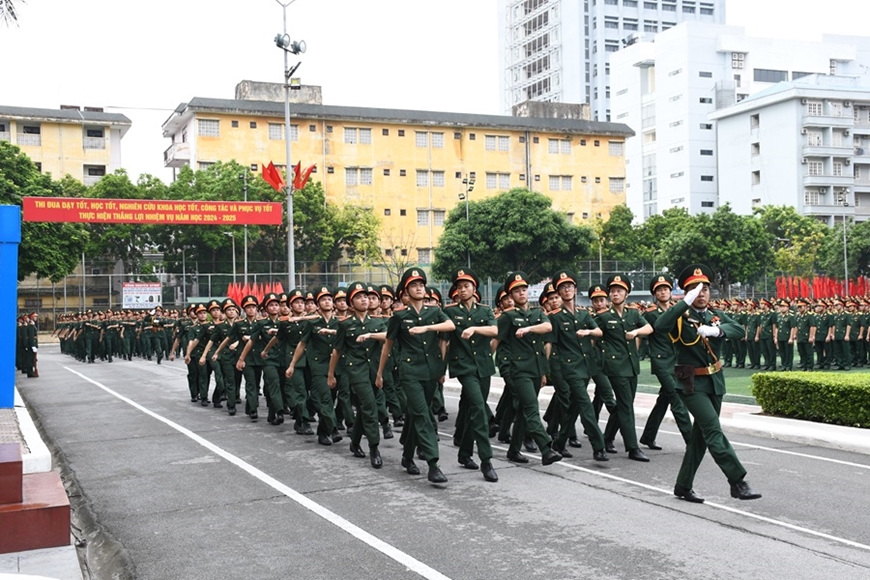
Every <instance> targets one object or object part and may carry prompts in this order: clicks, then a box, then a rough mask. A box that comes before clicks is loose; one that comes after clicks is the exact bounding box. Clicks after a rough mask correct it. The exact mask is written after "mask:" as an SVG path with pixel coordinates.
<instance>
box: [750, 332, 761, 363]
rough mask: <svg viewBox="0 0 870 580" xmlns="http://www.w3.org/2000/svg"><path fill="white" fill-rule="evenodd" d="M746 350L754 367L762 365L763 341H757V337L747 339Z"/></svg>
mask: <svg viewBox="0 0 870 580" xmlns="http://www.w3.org/2000/svg"><path fill="white" fill-rule="evenodd" d="M746 351H747V354H748V356H749V365H750V366H753V367H760V366H761V343H758V342H755V338H754V337H753V338H749V339H747V340H746Z"/></svg>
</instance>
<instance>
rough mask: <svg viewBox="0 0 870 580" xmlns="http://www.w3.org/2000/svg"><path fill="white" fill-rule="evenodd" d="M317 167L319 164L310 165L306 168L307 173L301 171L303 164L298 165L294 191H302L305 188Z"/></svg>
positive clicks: (294, 179)
mask: <svg viewBox="0 0 870 580" xmlns="http://www.w3.org/2000/svg"><path fill="white" fill-rule="evenodd" d="M316 167H317V164H316V163H315V164H314V165H310V166H308V167H306V168H305V171H301V169H302V162H301V161H300V162H299V164H298V165H296V177H294V178H293V188H294V189H302V188H303V187H305V184H306V183H308V178H309V177H310V176H311V172H312V171H314V169H315V168H316Z"/></svg>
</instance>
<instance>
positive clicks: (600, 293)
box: [588, 284, 607, 300]
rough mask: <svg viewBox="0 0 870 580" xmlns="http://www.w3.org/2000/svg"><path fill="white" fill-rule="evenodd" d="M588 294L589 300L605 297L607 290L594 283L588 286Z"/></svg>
mask: <svg viewBox="0 0 870 580" xmlns="http://www.w3.org/2000/svg"><path fill="white" fill-rule="evenodd" d="M588 295H589V299H590V300H592V299H593V298H607V290H605V289H604V286H602V285H601V284H595V285H594V286H590V287H589V292H588Z"/></svg>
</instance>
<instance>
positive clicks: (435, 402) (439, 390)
mask: <svg viewBox="0 0 870 580" xmlns="http://www.w3.org/2000/svg"><path fill="white" fill-rule="evenodd" d="M444 410H445V407H444V385H442V384H441V383H438V382H436V383H435V391H434V392H433V393H432V414H433V415H437V414H438V413H440V412H441V411H444Z"/></svg>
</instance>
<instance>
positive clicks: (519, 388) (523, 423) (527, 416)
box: [508, 376, 553, 454]
mask: <svg viewBox="0 0 870 580" xmlns="http://www.w3.org/2000/svg"><path fill="white" fill-rule="evenodd" d="M512 379H513V388H514V404H515V406H516V409H517V416H516V421H515V422H514V429H513V432H512V433H511V443H510V448H509V449H508V453H511V454H513V453H519V451H520V445H522V444H523V440H524V439H525V438H526V436H527V435H528V436H529V437H531V438H532V439H533V440H534V441H535V443H536V444H537V445H538V449H540V450H541V453H546V452H547V451H548V450H549V449H550V445H551V444H552V443H553V440H552V439H551V438H550V436H549V435H547V432H546V431H545V430H544V424H543V423H541V410H540V408H539V406H538V389H539V388H540V380H541V379H540V378H534V379H533V378H531V377H524V376H519V377H516V376H513V377H512Z"/></svg>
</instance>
